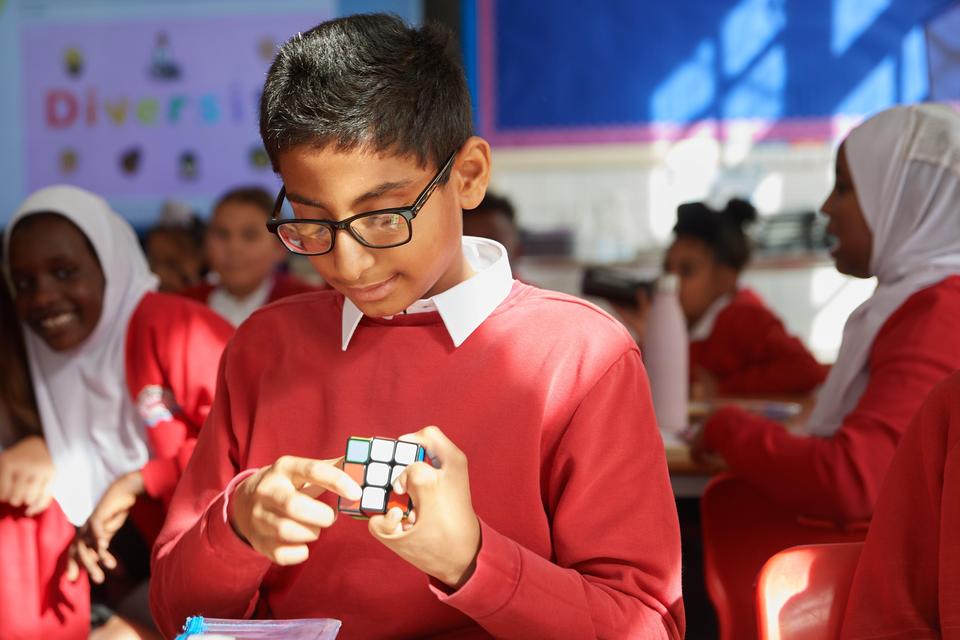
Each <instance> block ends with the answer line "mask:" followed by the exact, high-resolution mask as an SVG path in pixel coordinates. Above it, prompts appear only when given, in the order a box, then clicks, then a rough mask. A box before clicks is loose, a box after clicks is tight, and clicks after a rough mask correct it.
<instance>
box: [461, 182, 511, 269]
mask: <svg viewBox="0 0 960 640" xmlns="http://www.w3.org/2000/svg"><path fill="white" fill-rule="evenodd" d="M463 235H465V236H475V237H477V238H489V239H491V240H495V241H497V242H499V243H500V244H502V245H503V248H504V249H506V250H507V259H508V260H510V266H511V267H513V275H514V277H517V265H519V263H520V253H521V242H520V228H519V227H518V226H517V218H516V213H515V212H514V210H513V203H512V202H510V200H509V199H507V198H505V197H504V196H501V195H498V194H495V193H493V192H492V191H487V193H486V195H484V196H483V200H481V201H480V204H478V205H477V206H476V207H475V208H473V209H469V210H464V212H463Z"/></svg>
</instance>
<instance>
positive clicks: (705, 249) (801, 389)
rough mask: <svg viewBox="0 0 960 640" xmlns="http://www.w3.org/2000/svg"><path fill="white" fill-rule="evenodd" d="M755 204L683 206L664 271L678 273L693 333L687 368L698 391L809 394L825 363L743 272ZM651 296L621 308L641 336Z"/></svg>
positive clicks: (823, 372)
mask: <svg viewBox="0 0 960 640" xmlns="http://www.w3.org/2000/svg"><path fill="white" fill-rule="evenodd" d="M756 215H757V212H756V209H754V208H753V205H751V204H750V203H749V202H747V201H745V200H739V199H733V200H731V201H730V202H729V203H727V206H726V208H725V209H723V210H721V211H716V210H714V209H711V208H710V207H708V206H707V205H705V204H703V203H701V202H694V203H688V204H684V205H680V207H679V208H678V209H677V224H676V226H675V227H674V228H673V231H674V234H675V235H676V238H675V239H674V241H673V243H672V244H671V245H670V248H669V249H667V254H666V258H665V260H664V270H665V271H666V272H667V273H674V274H677V276H678V277H679V278H680V291H679V298H680V306H681V307H682V309H683V313H684V316H685V317H686V320H687V326H688V327H689V333H690V374H691V378H692V381H693V384H694V388H695V389H697V388H699V390H700V392H699V394H698V395H706V396H710V395H715V394H716V393H719V394H721V395H757V394H790V393H805V392H808V391H810V390H812V389H813V388H814V387H816V386H817V385H818V384H820V383H821V382H823V379H824V377H826V370H825V368H824V367H823V366H822V365H821V364H819V363H818V362H817V361H816V359H815V358H814V357H813V355H811V354H810V352H809V351H808V350H807V348H806V347H805V346H804V345H803V343H802V342H801V341H800V340H799V339H797V338H796V337H794V336H791V335H790V334H788V333H787V331H786V329H785V328H784V326H783V323H782V322H781V321H780V319H779V318H777V316H776V315H774V313H773V312H772V311H770V310H769V309H768V308H767V307H766V306H765V305H764V304H763V301H762V300H761V299H760V297H759V296H758V295H757V294H756V293H754V292H753V291H751V290H750V289H747V288H743V287H740V286H739V284H738V282H737V281H738V279H739V277H740V272H741V271H743V268H744V267H745V266H746V265H747V263H748V262H749V261H750V241H749V239H748V238H747V235H746V233H744V229H743V227H744V225H746V224H747V223H749V222H751V221H753V220H754V219H756ZM648 308H649V302H648V301H647V299H646V295H645V294H643V292H641V293H640V294H639V295H638V297H637V308H636V309H627V308H624V307H619V306H618V308H617V311H618V313H619V314H620V316H621V317H622V318H623V319H624V320H625V321H626V322H627V323H628V325H629V326H630V327H631V328H632V329H633V330H634V332H635V333H636V334H637V337H638V339H639V340H640V341H641V344H642V340H643V336H644V330H645V325H646V312H647V310H648Z"/></svg>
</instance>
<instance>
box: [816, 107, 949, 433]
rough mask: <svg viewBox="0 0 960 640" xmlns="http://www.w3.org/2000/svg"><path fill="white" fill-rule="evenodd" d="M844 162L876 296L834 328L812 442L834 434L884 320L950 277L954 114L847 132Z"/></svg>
mask: <svg viewBox="0 0 960 640" xmlns="http://www.w3.org/2000/svg"><path fill="white" fill-rule="evenodd" d="M844 152H845V153H846V159H847V164H848V165H849V167H850V173H851V176H852V178H853V183H854V186H855V187H856V191H857V197H858V199H859V201H860V207H861V209H862V210H863V215H864V218H865V219H866V222H867V225H868V226H869V227H870V230H871V232H872V233H873V252H872V256H871V258H870V270H871V272H872V273H873V274H874V275H876V277H877V289H876V291H875V292H874V294H873V296H871V297H870V298H869V299H868V300H867V301H866V302H864V303H863V304H861V305H860V306H859V307H858V308H857V309H856V310H855V311H854V312H853V313H852V314H851V315H850V318H849V319H848V320H847V323H846V325H845V326H844V329H843V341H842V342H841V344H840V353H839V354H838V355H837V362H836V364H835V365H834V367H833V369H831V371H830V375H829V376H828V377H827V380H826V382H825V383H824V385H823V388H822V390H821V392H820V394H819V396H818V397H817V404H816V406H815V407H814V409H813V412H812V414H811V415H810V420H809V422H808V429H809V431H810V433H813V434H816V435H830V434H832V433H834V432H835V431H836V430H837V429H839V428H840V425H841V424H842V423H843V420H844V418H845V417H846V416H847V414H849V413H850V412H851V411H853V409H854V408H855V407H856V405H857V403H858V402H859V401H860V396H862V395H863V392H864V390H865V389H866V387H867V381H868V379H869V377H870V373H869V371H868V370H867V365H868V360H869V357H870V350H871V348H872V347H873V341H874V338H876V336H877V332H879V331H880V328H881V327H882V326H883V324H884V323H885V322H886V321H887V318H889V317H890V315H891V314H893V312H894V311H896V310H897V309H898V308H899V307H900V306H901V305H902V304H903V303H904V302H905V301H906V300H907V298H909V297H910V296H911V295H913V294H914V293H916V292H917V291H920V290H921V289H925V288H927V287H930V286H932V285H934V284H936V283H937V282H940V281H941V280H943V279H944V278H946V277H947V276H950V275H954V274H960V114H958V113H957V112H956V111H955V110H953V109H952V108H950V107H947V106H945V105H939V104H929V103H928V104H918V105H911V106H901V107H894V108H892V109H888V110H887V111H883V112H881V113H879V114H877V115H875V116H873V117H872V118H870V119H869V120H867V121H866V122H864V123H863V124H861V125H860V126H858V127H857V128H856V129H854V130H853V131H852V132H850V135H849V136H848V137H847V140H846V143H845V145H844Z"/></svg>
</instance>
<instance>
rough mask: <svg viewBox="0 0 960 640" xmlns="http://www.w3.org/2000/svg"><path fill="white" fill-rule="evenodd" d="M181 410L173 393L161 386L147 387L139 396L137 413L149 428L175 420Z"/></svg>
mask: <svg viewBox="0 0 960 640" xmlns="http://www.w3.org/2000/svg"><path fill="white" fill-rule="evenodd" d="M179 410H180V407H178V406H177V401H176V400H175V399H174V397H173V392H172V391H170V390H169V389H164V388H163V387H161V386H160V385H156V384H151V385H147V386H146V387H144V388H143V389H141V390H140V394H139V395H138V396H137V411H138V412H139V413H140V419H141V420H143V423H144V424H145V425H147V426H148V427H155V426H157V425H158V424H160V423H161V422H168V421H170V420H173V414H174V413H176V412H177V411H179Z"/></svg>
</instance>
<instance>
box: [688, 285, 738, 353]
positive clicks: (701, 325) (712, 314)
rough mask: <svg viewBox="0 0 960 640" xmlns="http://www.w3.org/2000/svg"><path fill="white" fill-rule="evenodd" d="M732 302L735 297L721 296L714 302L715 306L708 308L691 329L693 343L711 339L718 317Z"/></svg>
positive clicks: (729, 295)
mask: <svg viewBox="0 0 960 640" xmlns="http://www.w3.org/2000/svg"><path fill="white" fill-rule="evenodd" d="M731 300H733V296H732V295H731V294H729V293H728V294H726V295H722V296H720V297H719V298H717V299H716V300H714V301H713V304H711V305H710V306H709V307H707V310H706V311H705V312H704V314H703V316H702V317H701V318H700V319H699V320H698V321H697V324H695V325H693V327H692V328H691V329H690V340H691V342H697V341H699V340H706V339H707V338H709V337H710V334H711V333H713V325H714V323H715V322H716V321H717V316H718V315H720V312H721V311H723V310H724V309H725V308H726V307H727V305H728V304H730V301H731Z"/></svg>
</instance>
